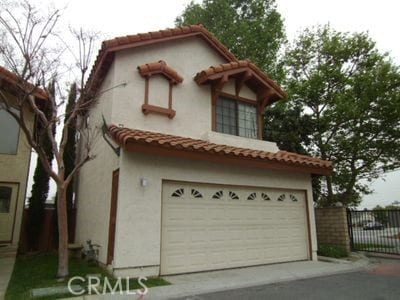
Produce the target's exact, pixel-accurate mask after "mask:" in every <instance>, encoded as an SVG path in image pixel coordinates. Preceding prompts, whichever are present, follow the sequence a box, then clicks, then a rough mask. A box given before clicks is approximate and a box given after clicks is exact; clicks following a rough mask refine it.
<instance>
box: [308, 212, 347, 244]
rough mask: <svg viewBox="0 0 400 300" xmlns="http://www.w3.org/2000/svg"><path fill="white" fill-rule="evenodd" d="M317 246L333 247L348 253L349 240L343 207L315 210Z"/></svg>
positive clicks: (345, 213)
mask: <svg viewBox="0 0 400 300" xmlns="http://www.w3.org/2000/svg"><path fill="white" fill-rule="evenodd" d="M315 223H316V228H317V241H318V244H324V245H335V246H339V247H342V248H344V249H346V250H347V252H350V238H349V232H348V227H347V212H346V208H345V207H325V208H316V209H315Z"/></svg>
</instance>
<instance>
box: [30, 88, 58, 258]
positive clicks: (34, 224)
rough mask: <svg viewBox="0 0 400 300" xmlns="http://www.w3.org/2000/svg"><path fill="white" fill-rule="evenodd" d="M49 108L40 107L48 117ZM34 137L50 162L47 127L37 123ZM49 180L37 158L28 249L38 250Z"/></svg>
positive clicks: (51, 151)
mask: <svg viewBox="0 0 400 300" xmlns="http://www.w3.org/2000/svg"><path fill="white" fill-rule="evenodd" d="M48 90H49V92H50V93H53V94H54V84H50V85H49V88H48ZM50 109H51V108H50V107H49V106H44V107H43V108H42V111H43V113H44V114H45V115H46V116H47V117H49V116H50V115H51V110H50ZM35 130H36V131H35V137H36V140H37V142H38V143H41V144H42V145H43V151H44V153H45V155H46V156H47V160H48V161H49V162H50V165H51V162H52V160H53V156H54V155H53V150H52V145H51V141H50V139H49V138H48V135H47V128H46V127H44V126H41V124H40V123H38V124H37V127H36V129H35ZM55 130H56V128H55V125H54V124H53V125H52V132H53V136H54V135H55ZM49 181H50V175H49V174H48V173H47V172H46V170H45V169H44V167H43V165H42V163H41V162H40V158H39V157H38V158H37V162H36V168H35V172H34V174H33V185H32V190H31V197H30V198H29V199H28V204H29V207H28V216H29V218H28V223H27V231H28V243H29V250H30V251H37V250H38V242H39V240H38V239H39V236H40V233H41V231H42V227H43V218H44V209H45V203H46V200H47V197H48V194H49Z"/></svg>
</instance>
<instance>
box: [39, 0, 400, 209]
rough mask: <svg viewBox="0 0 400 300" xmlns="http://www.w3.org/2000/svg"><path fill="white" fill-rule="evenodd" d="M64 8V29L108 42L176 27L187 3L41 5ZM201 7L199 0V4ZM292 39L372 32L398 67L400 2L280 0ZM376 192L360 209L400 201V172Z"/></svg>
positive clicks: (70, 0)
mask: <svg viewBox="0 0 400 300" xmlns="http://www.w3.org/2000/svg"><path fill="white" fill-rule="evenodd" d="M52 2H53V3H54V4H55V5H56V7H65V12H64V14H63V19H64V21H63V24H64V25H65V26H67V25H68V24H70V25H72V26H73V27H83V28H85V29H91V30H96V31H101V32H102V33H103V34H104V38H113V37H115V36H121V35H126V34H135V33H138V32H147V31H152V30H159V29H164V28H167V27H173V26H174V20H175V18H176V16H178V15H179V14H180V13H181V12H182V10H183V9H184V7H185V6H186V5H187V4H188V3H189V2H190V1H188V0H159V1H157V0H140V1H138V0H113V1H102V0H97V1H96V0H85V1H83V0H54V1H50V0H42V3H43V5H46V4H47V3H52ZM196 2H199V1H196ZM277 4H278V10H279V12H280V13H281V15H282V16H283V18H284V20H285V26H286V32H287V36H288V39H289V40H292V39H293V38H294V37H295V36H296V35H297V33H298V32H299V31H300V30H301V29H304V28H306V27H309V26H313V25H317V24H326V23H330V24H331V26H332V27H333V28H334V29H336V30H340V31H368V32H369V33H370V36H371V37H372V38H373V39H374V40H375V41H376V42H377V46H378V48H379V49H381V50H382V51H385V52H389V53H390V55H391V56H392V57H393V59H394V60H395V62H396V63H397V64H400V39H399V30H400V17H399V12H400V1H398V0H380V1H372V0H364V1H362V0H335V1H332V0H329V1H328V0H301V1H299V0H277ZM372 188H373V189H375V193H374V194H372V195H369V196H366V197H365V200H364V201H363V203H362V205H361V208H364V207H368V208H372V207H374V206H375V205H377V204H380V205H386V204H390V203H392V202H393V201H395V200H398V201H400V171H399V172H392V173H389V174H387V176H386V181H384V180H382V179H379V180H377V181H375V182H374V183H372Z"/></svg>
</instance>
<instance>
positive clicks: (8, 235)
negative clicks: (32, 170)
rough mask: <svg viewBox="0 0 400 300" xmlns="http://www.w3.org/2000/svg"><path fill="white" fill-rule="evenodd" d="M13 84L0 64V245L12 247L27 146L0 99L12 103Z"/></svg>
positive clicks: (40, 94)
mask: <svg viewBox="0 0 400 300" xmlns="http://www.w3.org/2000/svg"><path fill="white" fill-rule="evenodd" d="M25 84H26V85H28V86H29V84H27V83H25ZM17 85H21V80H20V79H19V78H18V76H17V75H15V74H14V73H12V72H10V71H8V70H7V69H5V68H3V67H0V92H1V93H2V96H1V97H0V245H8V246H12V247H14V248H16V247H17V246H18V242H19V235H20V231H21V221H22V214H23V210H24V205H25V195H26V186H27V180H28V173H29V163H30V158H31V147H30V146H29V144H28V142H27V140H26V137H25V134H24V133H23V132H22V130H20V128H19V125H18V123H17V121H16V120H15V119H14V118H13V117H12V116H11V115H10V114H9V113H8V112H6V111H5V110H4V109H3V108H4V103H1V102H2V101H3V99H7V101H8V102H7V103H9V104H10V105H11V106H12V105H15V101H16V95H17V93H18V92H20V89H19V88H18V87H17ZM34 96H35V97H36V100H37V101H38V103H44V102H43V101H44V100H45V99H46V98H47V97H46V94H45V92H44V91H42V90H39V89H38V90H37V92H36V93H35V95H34ZM3 97H5V98H3ZM24 115H25V121H26V122H27V125H28V128H30V129H33V124H34V114H33V112H32V111H31V110H30V109H29V108H28V107H26V109H25V110H24Z"/></svg>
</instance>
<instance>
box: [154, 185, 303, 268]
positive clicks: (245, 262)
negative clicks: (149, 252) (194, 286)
mask: <svg viewBox="0 0 400 300" xmlns="http://www.w3.org/2000/svg"><path fill="white" fill-rule="evenodd" d="M281 200H282V201H281ZM162 207H163V208H162V241H161V273H162V274H177V273H185V272H195V271H204V270H213V269H223V268H233V267H242V266H249V265H258V264H267V263H276V262H282V261H293V260H304V259H307V258H308V253H307V249H308V246H307V245H308V244H307V243H308V237H307V221H306V211H305V209H306V204H305V197H304V192H301V191H285V190H276V189H263V188H248V187H246V188H243V187H234V186H221V185H205V184H188V183H180V182H165V183H164V184H163V200H162Z"/></svg>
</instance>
